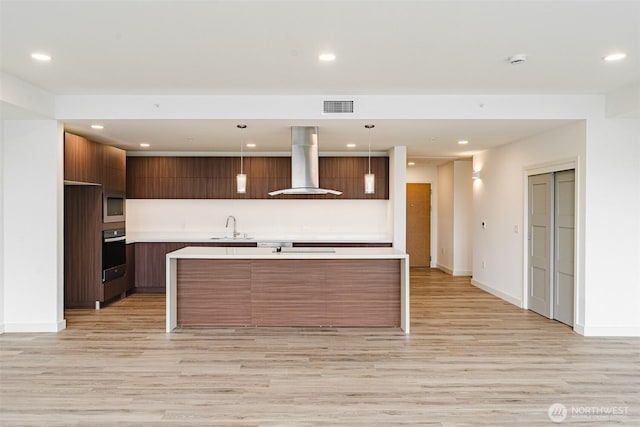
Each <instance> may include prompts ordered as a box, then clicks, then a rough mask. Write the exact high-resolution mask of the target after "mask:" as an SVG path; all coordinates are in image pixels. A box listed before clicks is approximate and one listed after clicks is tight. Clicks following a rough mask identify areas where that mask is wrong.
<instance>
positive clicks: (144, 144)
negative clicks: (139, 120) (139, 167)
mask: <svg viewBox="0 0 640 427" xmlns="http://www.w3.org/2000/svg"><path fill="white" fill-rule="evenodd" d="M140 147H143V148H147V147H151V144H148V143H146V142H142V143H140Z"/></svg>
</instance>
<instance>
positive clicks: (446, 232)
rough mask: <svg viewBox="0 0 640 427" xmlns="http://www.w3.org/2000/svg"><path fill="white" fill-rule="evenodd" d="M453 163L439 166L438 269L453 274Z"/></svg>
mask: <svg viewBox="0 0 640 427" xmlns="http://www.w3.org/2000/svg"><path fill="white" fill-rule="evenodd" d="M453 192H454V176H453V162H450V163H446V164H444V165H441V166H438V196H437V200H438V212H437V217H438V240H437V241H438V250H437V254H438V255H437V256H438V262H437V266H438V268H441V269H443V270H444V271H447V272H449V273H453V270H454V265H453V215H454V209H453V197H454V194H453Z"/></svg>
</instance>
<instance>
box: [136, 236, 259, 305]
mask: <svg viewBox="0 0 640 427" xmlns="http://www.w3.org/2000/svg"><path fill="white" fill-rule="evenodd" d="M135 246H136V249H135V259H136V270H135V291H136V292H149V293H164V292H166V288H167V279H166V278H167V275H166V265H167V254H168V253H169V252H173V251H177V250H178V249H182V248H185V247H187V246H208V247H255V246H256V243H255V242H238V243H233V244H231V243H204V242H197V243H189V242H140V243H136V244H135Z"/></svg>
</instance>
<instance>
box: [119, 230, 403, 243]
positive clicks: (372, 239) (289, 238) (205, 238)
mask: <svg viewBox="0 0 640 427" xmlns="http://www.w3.org/2000/svg"><path fill="white" fill-rule="evenodd" d="M246 236H247V237H245V234H244V233H242V234H241V235H240V236H238V237H236V238H235V239H234V238H232V237H229V236H225V235H220V234H216V233H206V232H130V231H128V232H127V243H137V242H142V243H153V242H186V243H205V242H206V243H241V242H249V243H251V242H313V243H391V242H392V240H393V239H391V238H388V237H386V236H384V235H372V234H366V235H359V234H322V235H321V236H319V235H318V234H313V235H310V234H278V235H269V234H255V235H254V234H252V233H248V234H247V235H246Z"/></svg>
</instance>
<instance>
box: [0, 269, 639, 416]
mask: <svg viewBox="0 0 640 427" xmlns="http://www.w3.org/2000/svg"><path fill="white" fill-rule="evenodd" d="M411 292H412V300H411V301H412V302H411V308H412V334H411V335H410V336H405V335H404V334H403V333H401V332H400V331H399V330H396V329H311V328H260V329H255V328H239V329H235V328H229V329H225V328H220V329H182V330H179V331H176V332H174V333H171V334H165V332H164V296H163V295H149V294H136V295H133V296H131V297H129V298H127V299H125V300H122V301H118V302H116V303H113V304H111V305H110V306H108V307H106V308H104V309H103V310H100V311H97V312H96V311H93V310H77V311H68V312H67V313H66V318H67V329H66V330H64V331H62V332H60V333H57V334H4V335H1V336H0V345H1V347H0V356H1V357H0V362H1V365H0V368H1V374H0V375H1V376H0V380H1V384H0V386H1V387H0V410H1V412H0V424H1V425H9V426H11V425H20V426H23V425H39V426H40V425H61V426H62V425H64V426H69V425H113V424H120V425H175V426H184V425H230V426H258V425H259V426H283V425H295V426H315V425H327V426H341V425H359V426H391V425H412V426H413V425H423V426H453V425H487V426H498V425H508V426H515V425H524V426H536V425H541V426H544V425H552V423H551V420H550V418H549V417H548V415H547V410H548V408H549V406H550V405H551V404H553V403H561V404H563V405H565V407H566V408H567V410H568V415H567V418H566V421H565V422H564V423H565V424H579V425H598V426H599V425H605V424H608V423H619V424H627V425H640V340H639V339H622V338H607V339H605V338H584V337H581V336H579V335H577V334H574V333H573V332H572V331H571V329H570V328H569V327H567V326H564V325H562V324H560V323H556V322H553V321H549V320H547V319H544V318H542V317H540V316H538V315H536V314H534V313H531V312H528V311H525V310H521V309H519V308H517V307H514V306H513V305H511V304H508V303H506V302H504V301H502V300H500V299H497V298H495V297H493V296H492V295H489V294H487V293H485V292H483V291H481V290H479V289H477V288H475V287H473V286H471V285H470V284H469V279H468V278H452V277H450V276H448V275H446V274H444V273H441V272H439V271H437V270H426V269H425V270H413V271H412V281H411ZM592 408H602V409H604V410H607V408H614V409H609V410H615V411H617V412H626V414H618V415H615V416H612V417H606V416H601V415H600V416H593V415H592V416H587V415H585V414H584V411H585V410H590V411H593V409H592ZM572 411H582V413H580V414H578V413H577V412H575V413H572Z"/></svg>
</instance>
